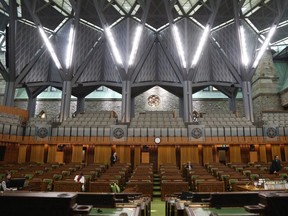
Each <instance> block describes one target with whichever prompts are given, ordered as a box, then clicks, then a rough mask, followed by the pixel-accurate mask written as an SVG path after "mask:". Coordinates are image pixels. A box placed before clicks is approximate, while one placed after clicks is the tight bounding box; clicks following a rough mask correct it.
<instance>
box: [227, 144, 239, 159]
mask: <svg viewBox="0 0 288 216" xmlns="http://www.w3.org/2000/svg"><path fill="white" fill-rule="evenodd" d="M229 151H230V162H241V152H240V145H238V144H234V145H230V146H229Z"/></svg>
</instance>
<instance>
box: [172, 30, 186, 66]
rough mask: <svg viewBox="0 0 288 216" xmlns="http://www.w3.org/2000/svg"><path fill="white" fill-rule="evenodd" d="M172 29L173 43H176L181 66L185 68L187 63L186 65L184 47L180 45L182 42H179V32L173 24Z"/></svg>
mask: <svg viewBox="0 0 288 216" xmlns="http://www.w3.org/2000/svg"><path fill="white" fill-rule="evenodd" d="M172 30H173V34H174V40H175V43H176V47H177V51H178V55H179V57H180V59H181V63H182V66H183V68H186V67H187V65H186V60H185V54H184V49H183V46H182V43H181V39H180V34H179V31H178V28H177V26H176V25H173V26H172Z"/></svg>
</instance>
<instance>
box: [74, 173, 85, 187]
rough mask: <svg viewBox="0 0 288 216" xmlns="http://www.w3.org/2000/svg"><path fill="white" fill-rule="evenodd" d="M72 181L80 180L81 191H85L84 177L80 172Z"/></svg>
mask: <svg viewBox="0 0 288 216" xmlns="http://www.w3.org/2000/svg"><path fill="white" fill-rule="evenodd" d="M74 181H75V182H81V183H82V191H85V177H84V175H83V173H82V172H81V173H80V174H79V175H76V176H75V178H74Z"/></svg>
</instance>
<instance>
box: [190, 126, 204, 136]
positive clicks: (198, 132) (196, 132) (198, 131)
mask: <svg viewBox="0 0 288 216" xmlns="http://www.w3.org/2000/svg"><path fill="white" fill-rule="evenodd" d="M191 136H192V137H193V138H195V139H199V138H200V137H202V130H201V129H200V128H193V129H192V130H191Z"/></svg>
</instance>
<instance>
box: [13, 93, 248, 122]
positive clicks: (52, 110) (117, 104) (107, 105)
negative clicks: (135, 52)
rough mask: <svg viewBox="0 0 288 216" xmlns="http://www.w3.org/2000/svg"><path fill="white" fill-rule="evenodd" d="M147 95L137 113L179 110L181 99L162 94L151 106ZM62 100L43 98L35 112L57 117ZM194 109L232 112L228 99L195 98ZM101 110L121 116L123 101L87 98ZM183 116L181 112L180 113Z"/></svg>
mask: <svg viewBox="0 0 288 216" xmlns="http://www.w3.org/2000/svg"><path fill="white" fill-rule="evenodd" d="M147 96H149V94H143V95H140V96H138V97H137V98H136V99H135V114H137V113H139V112H144V111H175V112H176V113H177V112H178V111H179V99H178V98H177V97H175V96H173V95H172V97H168V96H167V95H165V97H161V96H160V104H159V106H158V107H150V106H149V105H148V103H147ZM236 103H237V112H238V113H239V114H240V115H243V103H242V100H237V102H236ZM15 106H16V107H19V108H22V109H27V101H23V100H21V101H20V100H18V101H15ZM60 106H61V101H60V100H41V101H37V105H36V111H35V114H36V115H37V114H38V113H39V112H40V111H41V110H44V111H45V112H46V114H47V118H48V119H52V118H54V117H56V116H57V115H58V114H59V113H60ZM76 106H77V101H76V100H73V101H71V106H70V115H71V114H72V113H73V112H75V110H76ZM193 107H194V110H197V111H198V112H202V113H230V111H229V103H228V100H227V99H217V100H216V99H213V100H210V99H205V100H204V99H201V100H197V99H195V100H194V101H193ZM100 110H113V111H115V112H116V113H117V115H118V116H119V118H121V101H117V100H116V101H105V100H101V101H99V100H98V101H96V100H87V101H85V111H86V112H96V111H100ZM180 116H181V114H180Z"/></svg>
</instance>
